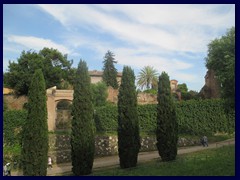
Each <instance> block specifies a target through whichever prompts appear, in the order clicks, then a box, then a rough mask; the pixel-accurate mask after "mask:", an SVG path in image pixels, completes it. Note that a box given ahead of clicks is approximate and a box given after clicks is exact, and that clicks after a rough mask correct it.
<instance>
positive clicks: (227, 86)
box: [206, 27, 235, 107]
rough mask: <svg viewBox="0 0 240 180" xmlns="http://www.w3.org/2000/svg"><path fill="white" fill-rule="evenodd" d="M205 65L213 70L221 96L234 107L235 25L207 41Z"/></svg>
mask: <svg viewBox="0 0 240 180" xmlns="http://www.w3.org/2000/svg"><path fill="white" fill-rule="evenodd" d="M206 67H207V68H208V69H212V70H214V71H215V73H216V76H217V79H218V81H219V82H220V84H221V95H222V98H224V99H225V100H226V101H227V102H229V103H230V104H229V105H230V106H231V107H235V27H232V28H231V29H229V30H228V31H227V33H226V35H223V36H222V37H221V38H217V39H215V40H213V41H211V42H210V43H209V45H208V55H207V57H206Z"/></svg>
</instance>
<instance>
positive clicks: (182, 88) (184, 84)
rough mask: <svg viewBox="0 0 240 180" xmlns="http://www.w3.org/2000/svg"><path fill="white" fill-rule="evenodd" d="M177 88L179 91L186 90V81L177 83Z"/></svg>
mask: <svg viewBox="0 0 240 180" xmlns="http://www.w3.org/2000/svg"><path fill="white" fill-rule="evenodd" d="M178 90H179V91H181V93H183V92H185V93H186V92H188V88H187V85H186V83H182V84H178Z"/></svg>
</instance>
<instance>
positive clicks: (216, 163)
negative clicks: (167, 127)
mask: <svg viewBox="0 0 240 180" xmlns="http://www.w3.org/2000/svg"><path fill="white" fill-rule="evenodd" d="M91 175H92V176H234V175H235V145H231V146H224V147H221V148H217V149H209V150H205V151H201V152H195V153H190V154H185V155H181V156H177V159H176V161H172V162H161V161H160V160H155V161H150V162H146V163H140V164H138V166H137V167H135V168H128V169H120V168H111V169H106V170H98V171H95V172H93V173H92V174H91Z"/></svg>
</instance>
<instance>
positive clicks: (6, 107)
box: [3, 97, 8, 112]
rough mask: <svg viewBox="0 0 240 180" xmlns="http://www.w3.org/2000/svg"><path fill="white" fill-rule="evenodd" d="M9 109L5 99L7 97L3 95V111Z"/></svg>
mask: <svg viewBox="0 0 240 180" xmlns="http://www.w3.org/2000/svg"><path fill="white" fill-rule="evenodd" d="M7 110H8V104H7V102H6V100H5V98H4V97H3V112H5V111H7Z"/></svg>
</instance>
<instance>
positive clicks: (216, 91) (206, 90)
mask: <svg viewBox="0 0 240 180" xmlns="http://www.w3.org/2000/svg"><path fill="white" fill-rule="evenodd" d="M200 96H201V97H203V98H206V99H211V98H220V96H221V95H220V83H219V82H218V80H217V78H216V75H215V72H214V71H213V70H211V69H210V70H208V71H207V73H206V75H205V85H204V86H203V87H202V89H201V90H200Z"/></svg>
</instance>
